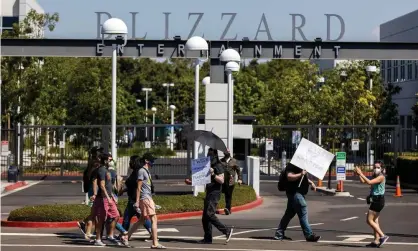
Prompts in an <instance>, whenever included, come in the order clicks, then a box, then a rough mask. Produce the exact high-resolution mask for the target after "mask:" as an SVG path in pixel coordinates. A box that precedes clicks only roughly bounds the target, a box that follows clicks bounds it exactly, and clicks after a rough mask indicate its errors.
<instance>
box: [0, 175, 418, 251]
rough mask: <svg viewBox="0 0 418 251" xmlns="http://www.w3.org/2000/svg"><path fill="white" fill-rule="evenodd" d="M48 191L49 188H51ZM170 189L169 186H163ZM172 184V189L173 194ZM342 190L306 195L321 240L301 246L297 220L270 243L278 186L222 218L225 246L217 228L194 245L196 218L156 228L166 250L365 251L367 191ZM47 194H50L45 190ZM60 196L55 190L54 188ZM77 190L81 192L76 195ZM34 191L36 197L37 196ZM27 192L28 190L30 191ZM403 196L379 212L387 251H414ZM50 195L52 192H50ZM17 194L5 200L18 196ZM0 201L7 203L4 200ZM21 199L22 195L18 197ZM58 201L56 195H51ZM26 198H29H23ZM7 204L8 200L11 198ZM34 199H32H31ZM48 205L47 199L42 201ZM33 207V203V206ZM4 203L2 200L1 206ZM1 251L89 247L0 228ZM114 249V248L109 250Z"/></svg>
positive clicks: (67, 236)
mask: <svg viewBox="0 0 418 251" xmlns="http://www.w3.org/2000/svg"><path fill="white" fill-rule="evenodd" d="M73 185H78V187H79V186H80V184H71V185H68V184H66V185H56V186H60V188H67V189H68V188H69V187H72V186H73ZM42 186H46V184H38V185H36V186H33V187H32V188H31V189H34V190H35V191H32V194H33V193H34V192H36V191H37V189H40V187H42ZM49 186H50V185H49ZM166 186H167V188H170V186H169V185H166ZM172 186H173V184H171V189H172V190H174V188H173V187H172ZM174 186H175V187H176V189H178V190H180V187H182V188H184V186H183V185H181V184H180V183H178V184H176V183H174ZM344 187H345V190H346V191H349V192H350V193H351V194H352V197H330V196H325V195H322V194H319V193H315V192H310V193H309V194H308V196H307V201H308V205H309V221H310V223H311V225H312V228H313V230H314V232H315V233H317V234H319V235H321V236H322V238H321V240H320V242H319V243H314V244H313V243H307V242H305V241H304V238H303V235H302V231H301V229H300V227H299V222H298V219H297V217H295V218H294V219H293V220H292V222H291V223H290V225H289V229H288V230H287V232H286V235H288V236H289V237H291V238H292V239H293V241H286V242H278V241H274V240H273V239H272V237H273V235H274V231H275V228H276V227H277V224H278V223H279V221H280V218H281V216H282V215H283V213H284V209H285V205H286V198H285V196H284V194H283V193H281V192H278V191H277V187H276V182H274V181H272V182H263V183H262V184H261V195H262V196H263V197H264V199H265V202H264V203H263V205H262V206H260V207H258V208H256V209H253V210H250V211H246V212H239V213H233V214H232V215H229V216H224V215H220V216H219V217H220V218H221V220H222V221H223V222H224V223H225V224H227V225H231V226H235V230H234V236H233V238H232V240H231V242H230V243H228V245H225V243H224V236H222V235H221V234H220V233H219V232H218V231H217V230H216V229H214V230H213V232H214V236H215V243H214V244H212V245H199V244H196V241H197V240H199V239H201V238H202V236H203V230H202V227H201V220H200V218H199V217H197V218H194V219H187V220H184V219H182V220H171V221H164V222H160V223H159V231H160V233H159V238H160V242H161V243H162V244H163V245H165V246H167V247H169V249H168V250H217V251H222V250H235V251H238V250H243V251H247V250H277V251H279V250H295V251H302V250H309V251H317V250H321V251H328V250H329V251H331V250H335V249H336V248H338V250H352V249H353V248H355V250H367V249H366V248H364V246H365V244H367V243H369V242H370V241H371V240H372V236H371V230H370V228H369V227H368V226H367V224H366V223H365V213H366V212H367V208H368V207H367V204H366V202H365V195H366V194H367V193H368V188H367V186H364V185H362V184H359V183H358V182H346V183H345V185H344ZM47 190H52V189H51V188H50V189H47ZM54 190H55V191H58V189H54ZM78 191H79V190H78ZM40 192H41V190H38V191H37V193H40ZM28 193H29V191H28ZM74 193H75V191H74V192H69V191H67V192H65V191H61V192H60V194H62V195H63V197H64V198H65V196H67V197H66V198H73V197H72V195H73V194H74ZM402 193H403V195H404V196H403V197H401V198H397V197H394V196H393V194H394V188H393V187H387V196H386V202H387V203H386V207H385V209H384V210H383V212H382V215H381V219H380V223H381V226H382V229H383V231H384V232H385V233H386V234H387V235H389V236H390V239H389V241H388V243H387V244H386V245H385V246H384V248H385V250H393V251H395V250H401V249H405V248H407V249H408V250H415V251H417V250H418V234H417V232H418V224H417V223H418V219H417V218H416V217H415V215H416V210H417V209H418V193H417V192H416V191H414V190H405V189H403V190H402ZM51 194H52V192H51ZM17 195H19V194H18V193H16V194H11V195H9V196H10V197H11V198H12V197H16V198H15V200H16V203H17V202H18V198H17V197H19V196H17ZM9 196H6V197H3V198H2V199H3V200H4V199H6V198H7V197H9ZM20 196H23V195H20ZM55 196H56V198H61V197H60V195H55ZM21 198H27V197H21ZM9 199H10V198H9ZM35 199H36V198H35ZM45 200H47V199H45ZM32 203H33V202H32ZM2 204H3V201H2ZM1 231H2V234H1V235H2V236H1V237H2V242H1V246H2V249H3V250H7V251H12V250H16V251H17V250H29V249H30V250H36V251H38V250H39V251H41V250H44V249H45V248H48V249H49V250H54V251H58V250H59V249H60V248H64V247H65V248H82V249H84V248H91V247H94V246H92V245H91V244H90V243H88V242H86V241H85V240H83V239H81V236H80V233H79V231H78V229H18V228H2V229H1ZM146 237H148V235H147V234H146V233H144V232H143V231H142V230H140V231H139V232H138V233H136V234H135V235H134V239H133V240H132V241H131V244H132V245H133V246H135V247H136V248H141V249H142V248H149V247H150V245H151V244H150V243H149V242H144V241H143V239H144V238H146ZM109 248H112V247H109Z"/></svg>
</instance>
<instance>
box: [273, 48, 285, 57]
mask: <svg viewBox="0 0 418 251" xmlns="http://www.w3.org/2000/svg"><path fill="white" fill-rule="evenodd" d="M282 54H283V46H282V45H280V46H277V45H275V46H274V57H276V58H281V57H282Z"/></svg>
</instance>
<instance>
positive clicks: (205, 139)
mask: <svg viewBox="0 0 418 251" xmlns="http://www.w3.org/2000/svg"><path fill="white" fill-rule="evenodd" d="M187 138H188V139H189V140H193V141H197V142H199V143H201V144H202V145H205V146H209V147H211V148H214V149H217V150H219V151H221V152H227V151H228V148H226V145H225V143H224V141H223V140H222V139H221V138H219V137H218V135H216V134H214V133H213V132H209V131H204V130H195V131H193V132H190V133H189V134H188V135H187Z"/></svg>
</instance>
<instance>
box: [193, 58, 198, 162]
mask: <svg viewBox="0 0 418 251" xmlns="http://www.w3.org/2000/svg"><path fill="white" fill-rule="evenodd" d="M199 71H200V60H199V59H196V61H195V70H194V89H195V91H194V122H193V127H194V130H195V131H197V130H199V84H200V81H199ZM198 151H199V145H198V143H197V142H196V141H194V151H193V159H197V157H198V156H197V153H198Z"/></svg>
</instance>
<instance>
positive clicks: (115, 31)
mask: <svg viewBox="0 0 418 251" xmlns="http://www.w3.org/2000/svg"><path fill="white" fill-rule="evenodd" d="M101 33H102V44H103V45H104V44H105V43H104V37H105V35H111V36H116V37H115V38H116V41H115V43H113V44H112V49H113V50H112V109H111V116H112V119H111V129H112V136H111V142H110V143H111V152H112V156H113V159H114V160H115V161H116V162H117V150H116V98H117V96H116V92H117V89H116V80H117V79H116V67H117V56H118V54H117V50H118V46H121V47H124V46H125V45H126V44H127V34H128V27H127V26H126V24H125V23H124V22H123V21H122V20H120V19H119V18H110V19H108V20H106V21H105V22H104V23H103V25H102V30H101ZM121 41H123V43H121Z"/></svg>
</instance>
